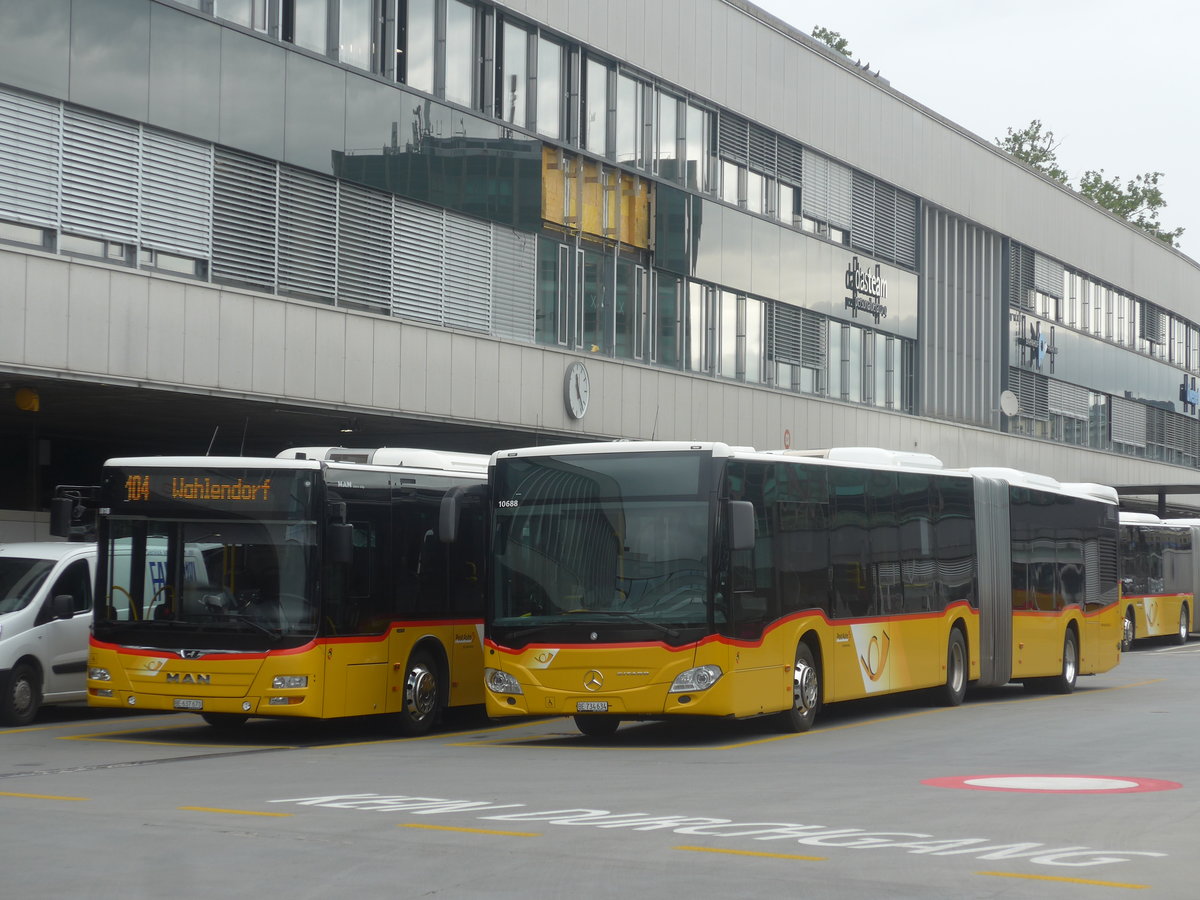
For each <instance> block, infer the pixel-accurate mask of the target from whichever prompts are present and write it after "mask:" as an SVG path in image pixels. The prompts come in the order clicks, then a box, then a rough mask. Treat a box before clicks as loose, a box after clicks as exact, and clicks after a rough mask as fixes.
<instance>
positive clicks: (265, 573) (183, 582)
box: [96, 519, 317, 650]
mask: <svg viewBox="0 0 1200 900" xmlns="http://www.w3.org/2000/svg"><path fill="white" fill-rule="evenodd" d="M315 535H316V523H314V522H303V521H294V520H293V521H288V522H269V521H266V522H264V521H246V520H237V521H219V520H206V521H203V522H195V521H180V520H175V521H172V520H154V521H152V522H147V521H146V520H136V519H135V520H121V519H113V520H111V521H110V528H109V536H108V540H107V542H106V544H105V553H106V565H105V572H106V579H107V584H106V585H105V586H104V590H103V591H102V596H103V597H104V603H103V605H102V606H101V607H100V608H99V609H98V610H97V617H96V628H97V634H98V635H102V634H105V633H108V634H110V635H111V634H112V632H111V629H118V630H119V631H120V632H121V639H122V640H123V641H127V640H133V639H134V637H133V633H134V632H136V634H137V637H136V640H137V641H138V642H139V643H145V644H146V645H147V646H153V645H155V644H157V643H159V642H160V640H161V641H165V642H166V643H167V644H169V645H170V646H184V645H186V646H203V647H206V648H212V649H222V648H223V649H231V650H240V649H253V648H259V647H278V646H280V645H281V644H282V645H283V646H287V645H288V644H295V643H298V642H302V641H304V640H307V639H309V638H311V637H312V636H313V635H314V634H315V633H316V626H317V608H316V603H315V600H314V597H315V577H314V574H313V573H314V566H315V560H316V546H315Z"/></svg>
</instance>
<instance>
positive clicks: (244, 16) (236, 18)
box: [213, 0, 325, 53]
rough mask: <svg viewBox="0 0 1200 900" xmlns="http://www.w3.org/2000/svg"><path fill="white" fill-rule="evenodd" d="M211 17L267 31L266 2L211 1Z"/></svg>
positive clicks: (249, 0)
mask: <svg viewBox="0 0 1200 900" xmlns="http://www.w3.org/2000/svg"><path fill="white" fill-rule="evenodd" d="M213 15H214V16H216V17H217V18H218V19H224V20H225V21H227V22H233V23H234V24H235V25H241V26H242V27H243V28H253V29H254V30H255V31H266V30H267V0H213ZM321 52H322V53H324V52H325V49H324V48H321Z"/></svg>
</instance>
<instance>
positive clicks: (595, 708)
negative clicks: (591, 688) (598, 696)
mask: <svg viewBox="0 0 1200 900" xmlns="http://www.w3.org/2000/svg"><path fill="white" fill-rule="evenodd" d="M575 712H608V701H607V700H580V701H578V702H577V703H576V704H575Z"/></svg>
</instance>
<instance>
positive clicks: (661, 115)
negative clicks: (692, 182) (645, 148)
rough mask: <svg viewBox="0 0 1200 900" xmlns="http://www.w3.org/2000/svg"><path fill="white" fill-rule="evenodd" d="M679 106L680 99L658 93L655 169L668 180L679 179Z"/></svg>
mask: <svg viewBox="0 0 1200 900" xmlns="http://www.w3.org/2000/svg"><path fill="white" fill-rule="evenodd" d="M679 107H680V101H679V99H678V98H677V97H672V96H671V95H670V94H663V93H659V94H658V116H657V135H658V140H657V152H656V158H655V171H657V172H658V174H659V175H660V176H662V177H663V178H666V179H668V180H670V181H679V180H680V171H679V169H680V167H679Z"/></svg>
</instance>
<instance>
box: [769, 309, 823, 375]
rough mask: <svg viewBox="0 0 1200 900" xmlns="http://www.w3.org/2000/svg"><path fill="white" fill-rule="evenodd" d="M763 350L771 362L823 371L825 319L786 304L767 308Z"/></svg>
mask: <svg viewBox="0 0 1200 900" xmlns="http://www.w3.org/2000/svg"><path fill="white" fill-rule="evenodd" d="M768 309H769V311H768V316H767V346H768V348H769V349H768V355H769V357H770V359H771V360H773V361H775V362H780V363H786V364H787V365H791V366H807V367H808V368H812V369H824V368H825V356H826V348H827V346H828V341H827V339H826V325H827V321H828V320H827V319H826V318H825V317H824V316H822V315H820V314H818V313H814V312H812V311H810V310H807V309H802V308H800V307H798V306H789V305H788V304H786V303H772V304H770V305H769V308H768Z"/></svg>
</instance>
